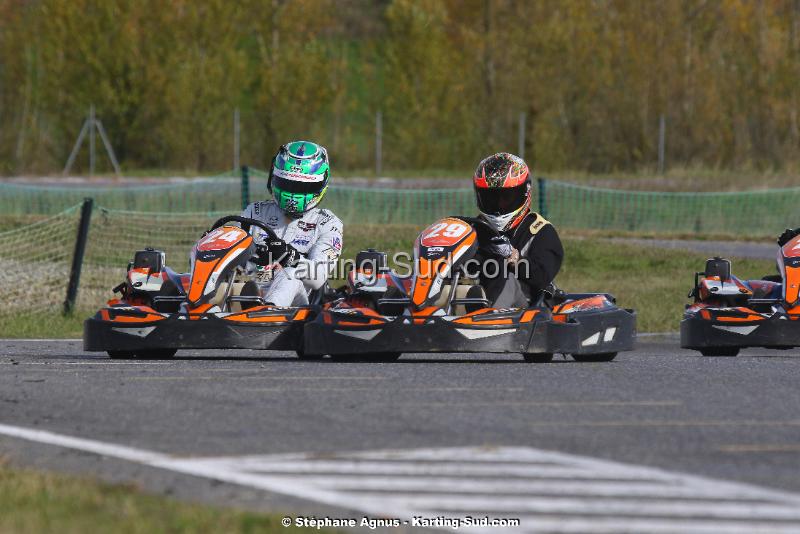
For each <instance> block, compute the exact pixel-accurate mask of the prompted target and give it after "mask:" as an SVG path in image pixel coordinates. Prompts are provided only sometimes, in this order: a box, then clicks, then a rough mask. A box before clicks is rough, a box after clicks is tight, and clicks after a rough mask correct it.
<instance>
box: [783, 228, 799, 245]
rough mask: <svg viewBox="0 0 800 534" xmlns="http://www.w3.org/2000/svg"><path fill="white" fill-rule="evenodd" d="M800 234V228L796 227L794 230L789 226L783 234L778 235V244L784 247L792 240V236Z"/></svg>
mask: <svg viewBox="0 0 800 534" xmlns="http://www.w3.org/2000/svg"><path fill="white" fill-rule="evenodd" d="M798 235H800V228H795V229H794V230H792V229H791V228H787V229H786V230H784V231H783V233H782V234H781V235H779V236H778V246H779V247H782V246H783V245H785V244H786V243H788V242H789V241H791V240H792V238H794V237H797V236H798Z"/></svg>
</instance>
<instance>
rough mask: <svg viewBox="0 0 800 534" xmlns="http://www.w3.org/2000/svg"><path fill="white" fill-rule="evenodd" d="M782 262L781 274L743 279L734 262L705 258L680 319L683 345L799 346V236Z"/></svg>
mask: <svg viewBox="0 0 800 534" xmlns="http://www.w3.org/2000/svg"><path fill="white" fill-rule="evenodd" d="M777 263H778V270H779V272H780V274H779V275H768V276H765V277H764V278H763V279H761V280H740V279H739V278H737V277H736V276H734V275H733V274H731V262H730V261H728V260H726V259H723V258H712V259H710V260H708V261H706V268H705V271H704V272H700V273H695V275H694V288H693V289H692V290H691V291H690V292H689V297H691V298H693V299H694V302H693V303H692V304H689V305H687V306H686V311H685V312H684V318H683V321H681V347H683V348H686V349H694V350H699V351H700V353H701V354H703V356H736V355H737V354H738V353H739V349H742V348H745V347H766V348H772V349H790V348H793V347H798V346H800V236H798V237H795V238H793V239H791V240H790V241H789V242H787V243H786V244H785V245H783V246H782V247H781V248H780V249H779V251H778V256H777Z"/></svg>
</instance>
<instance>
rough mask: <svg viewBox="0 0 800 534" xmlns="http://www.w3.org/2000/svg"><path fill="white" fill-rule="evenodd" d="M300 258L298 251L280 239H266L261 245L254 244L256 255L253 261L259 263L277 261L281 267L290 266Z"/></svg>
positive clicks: (266, 263)
mask: <svg viewBox="0 0 800 534" xmlns="http://www.w3.org/2000/svg"><path fill="white" fill-rule="evenodd" d="M299 259H300V252H298V251H297V249H296V248H294V247H293V246H292V245H290V244H289V243H287V242H286V241H283V240H282V239H268V240H267V241H265V242H264V244H263V245H256V256H255V258H253V261H254V262H255V263H257V264H259V265H272V264H274V263H278V264H280V265H281V266H283V267H292V266H294V265H295V264H296V263H297V261H298V260H299Z"/></svg>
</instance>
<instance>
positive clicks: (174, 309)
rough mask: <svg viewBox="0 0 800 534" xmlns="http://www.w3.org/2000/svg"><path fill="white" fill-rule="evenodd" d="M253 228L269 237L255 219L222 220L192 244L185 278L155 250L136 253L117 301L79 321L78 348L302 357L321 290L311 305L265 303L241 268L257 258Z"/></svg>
mask: <svg viewBox="0 0 800 534" xmlns="http://www.w3.org/2000/svg"><path fill="white" fill-rule="evenodd" d="M230 223H238V224H239V225H241V226H234V225H231V224H230ZM252 225H255V226H258V227H259V228H261V229H263V230H264V231H265V232H267V234H268V235H269V236H270V237H275V233H274V232H273V231H272V229H271V228H269V227H268V226H266V225H264V224H263V223H261V222H260V221H257V220H254V219H248V218H245V217H239V216H236V215H231V216H227V217H223V218H221V219H219V220H218V221H217V222H216V223H214V224H213V225H212V227H211V229H210V230H209V231H208V232H206V233H205V234H204V235H203V237H201V239H200V240H199V241H198V242H197V243H196V244H195V245H194V247H193V248H192V252H191V256H190V258H191V265H190V272H189V273H185V274H179V273H176V272H175V271H173V270H172V269H170V268H169V267H167V266H166V265H165V254H164V253H163V252H161V251H158V250H153V249H152V248H150V249H146V250H142V251H139V252H137V253H136V254H135V257H134V259H133V261H132V262H131V263H130V264H129V266H128V272H127V275H126V278H125V281H124V282H123V283H122V284H120V285H119V286H117V287H116V288H114V291H115V292H116V293H119V294H120V297H119V298H116V299H113V300H110V301H109V302H108V304H107V305H106V306H105V307H103V308H101V309H100V310H99V311H98V312H97V313H96V314H95V315H94V317H92V318H90V319H87V320H86V321H85V322H84V329H83V345H84V350H87V351H106V352H108V354H109V356H111V357H112V358H133V357H139V358H169V357H171V356H173V355H175V353H176V351H177V350H178V349H231V348H242V349H270V350H295V351H298V354H300V355H301V356H302V339H303V325H304V324H305V323H306V321H308V320H309V319H310V318H311V317H312V316H313V314H314V310H316V309H318V308H319V306H318V301H319V299H320V298H321V297H320V295H321V292H318V294H317V295H313V294H312V297H311V300H312V301H315V300H316V301H317V302H316V304H317V305H312V306H306V307H297V308H284V307H278V306H272V305H269V304H267V303H265V302H264V301H263V300H262V299H261V297H260V294H259V291H258V286H257V284H256V279H255V278H256V276H258V274H253V273H252V270H251V269H247V268H246V266H247V263H248V261H250V260H251V258H252V257H253V255H254V254H255V243H254V241H253V237H252V236H251V235H250V234H249V232H248V230H249V228H250V227H251V226H252ZM263 274H264V273H263V272H262V275H263Z"/></svg>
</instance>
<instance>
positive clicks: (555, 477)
mask: <svg viewBox="0 0 800 534" xmlns="http://www.w3.org/2000/svg"><path fill="white" fill-rule="evenodd" d="M0 435H5V436H11V437H14V438H20V439H25V440H29V441H34V442H37V443H45V444H49V445H56V446H60V447H67V448H70V449H75V450H80V451H85V452H90V453H94V454H99V455H103V456H108V457H112V458H118V459H121V460H126V461H130V462H135V463H138V464H143V465H148V466H152V467H157V468H161V469H167V470H171V471H174V472H178V473H183V474H188V475H194V476H199V477H205V478H210V479H214V480H220V481H223V482H229V483H233V484H239V485H243V486H248V487H252V488H257V489H262V490H267V491H271V492H276V493H282V494H286V495H291V496H294V497H298V498H301V499H307V500H312V501H318V502H321V503H325V504H328V505H331V506H335V507H339V508H344V509H349V510H359V511H362V512H366V513H368V514H373V515H379V516H381V517H397V518H400V519H407V520H410V519H411V518H412V517H414V516H422V517H428V518H433V517H438V516H446V517H465V516H467V515H470V516H472V517H483V516H489V517H495V518H502V517H507V518H519V519H521V520H522V524H521V527H519V528H518V529H515V531H521V532H580V533H614V534H617V533H625V532H637V533H638V532H652V533H666V532H669V533H677V532H680V533H704V534H711V533H714V534H717V533H720V534H722V533H731V534H744V533H747V534H750V533H765V534H767V533H770V534H772V533H790V532H791V533H796V532H800V495H797V494H793V493H788V492H783V491H778V490H771V489H766V488H760V487H756V486H750V485H747V484H740V483H734V482H726V481H721V480H713V479H707V478H702V477H697V476H692V475H684V474H680V473H672V472H668V471H664V470H661V469H654V468H649V467H642V466H637V465H631V464H623V463H619V462H612V461H608V460H600V459H596V458H589V457H585V456H576V455H572V454H565V453H559V452H552V451H544V450H537V449H531V448H527V447H498V448H491V447H462V448H442V449H412V450H396V451H369V452H354V453H336V454H280V455H253V456H238V457H236V456H230V457H226V456H222V457H210V458H181V457H175V456H171V455H167V454H162V453H158V452H154V451H148V450H143V449H137V448H134V447H128V446H124V445H116V444H113V443H105V442H102V441H96V440H91V439H84V438H76V437H72V436H66V435H62V434H56V433H53V432H48V431H44V430H36V429H30V428H23V427H17V426H11V425H0ZM460 530H467V531H469V532H478V531H481V529H475V528H469V529H463V528H462V529H460ZM496 530H497V529H494V530H488V529H487V530H485V532H493V531H494V532H496Z"/></svg>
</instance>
